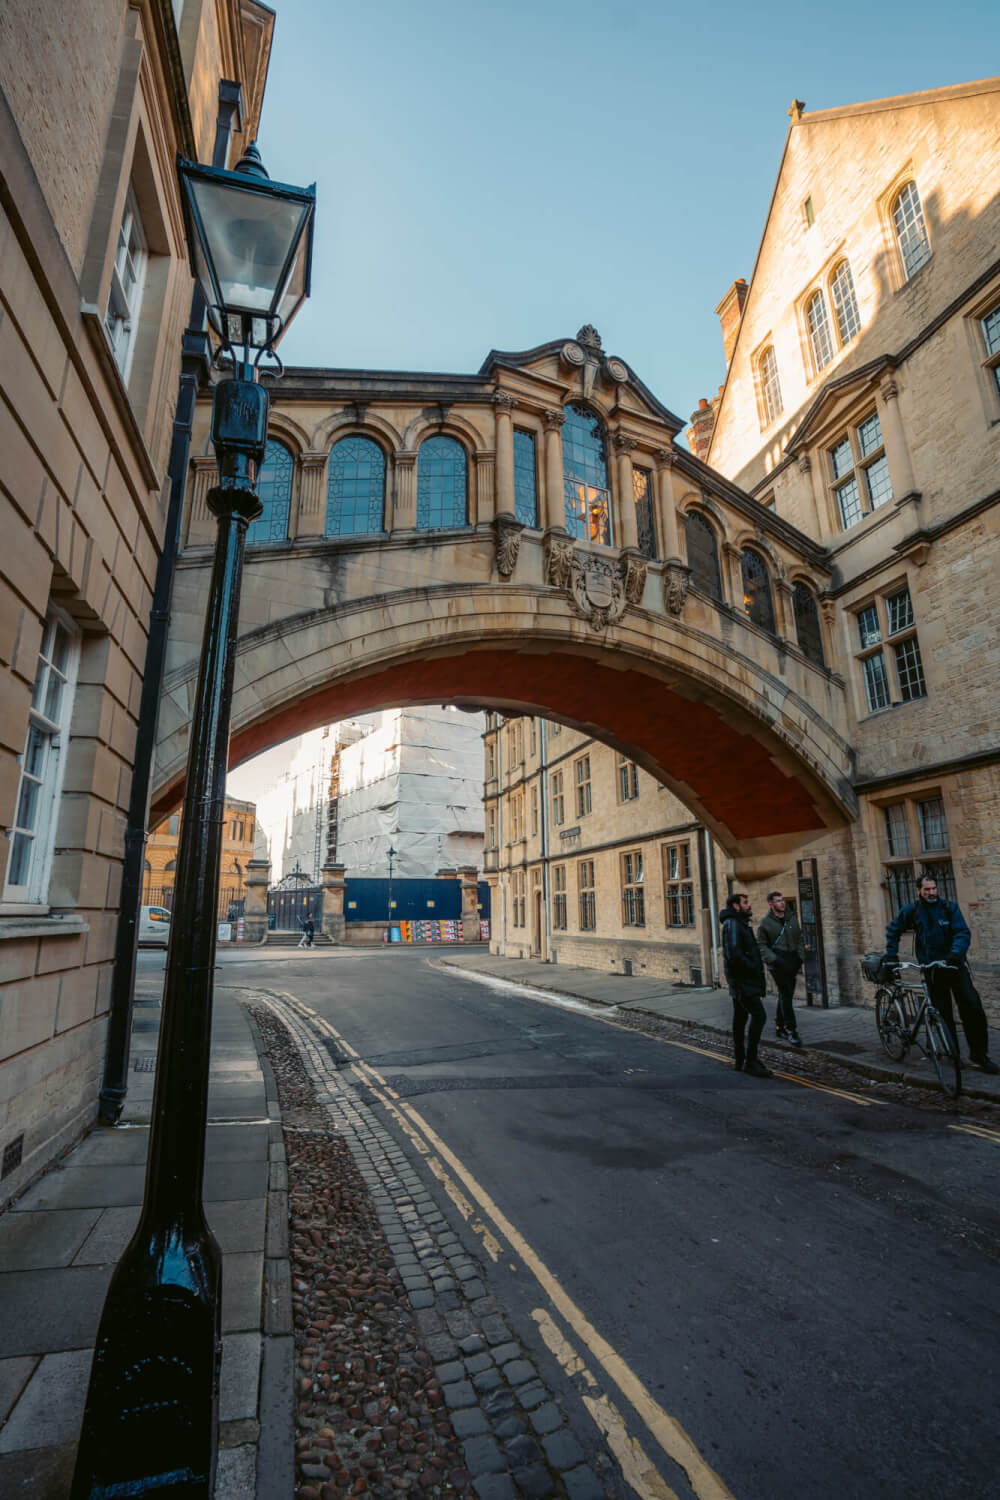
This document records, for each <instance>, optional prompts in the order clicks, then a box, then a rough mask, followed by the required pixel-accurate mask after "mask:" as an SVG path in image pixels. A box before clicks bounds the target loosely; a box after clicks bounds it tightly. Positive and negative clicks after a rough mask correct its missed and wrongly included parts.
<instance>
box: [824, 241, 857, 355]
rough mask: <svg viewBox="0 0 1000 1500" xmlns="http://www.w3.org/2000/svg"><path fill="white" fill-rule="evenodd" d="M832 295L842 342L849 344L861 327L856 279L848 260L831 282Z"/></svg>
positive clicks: (837, 270) (842, 264)
mask: <svg viewBox="0 0 1000 1500" xmlns="http://www.w3.org/2000/svg"><path fill="white" fill-rule="evenodd" d="M830 295H831V297H832V298H833V310H834V313H835V314H836V318H837V331H838V333H839V334H840V342H841V343H842V344H849V343H850V342H851V339H852V338H853V337H854V335H855V334H856V333H857V332H858V330H859V329H860V327H861V319H860V317H859V316H858V300H857V298H856V297H855V295H854V277H853V276H852V275H851V268H850V266H849V265H848V264H847V261H846V260H842V261H841V262H840V265H839V266H838V267H837V269H836V270H835V271H834V273H833V276H832V278H831V280H830Z"/></svg>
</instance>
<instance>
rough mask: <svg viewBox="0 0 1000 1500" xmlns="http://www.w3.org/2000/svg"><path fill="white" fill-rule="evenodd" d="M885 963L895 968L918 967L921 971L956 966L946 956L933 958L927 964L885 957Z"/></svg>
mask: <svg viewBox="0 0 1000 1500" xmlns="http://www.w3.org/2000/svg"><path fill="white" fill-rule="evenodd" d="M960 962H961V960H960ZM886 963H889V964H895V966H896V968H897V969H919V970H920V972H921V973H923V972H924V971H925V970H927V969H954V968H956V967H957V966H956V965H955V964H953V963H950V962H949V961H948V959H946V958H933V959H931V961H930V963H929V964H911V963H905V962H904V961H903V960H902V959H898V958H887V959H886Z"/></svg>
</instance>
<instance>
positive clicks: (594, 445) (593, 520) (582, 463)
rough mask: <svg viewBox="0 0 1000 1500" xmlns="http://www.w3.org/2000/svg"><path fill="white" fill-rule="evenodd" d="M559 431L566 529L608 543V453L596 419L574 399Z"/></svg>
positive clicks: (577, 534)
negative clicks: (560, 432)
mask: <svg viewBox="0 0 1000 1500" xmlns="http://www.w3.org/2000/svg"><path fill="white" fill-rule="evenodd" d="M565 413H566V421H565V423H564V424H563V430H562V454H563V486H564V493H565V505H566V530H567V531H568V532H569V534H570V536H575V537H579V538H581V539H582V540H584V541H590V542H604V543H605V544H606V545H608V546H610V545H611V505H610V494H609V491H608V455H607V445H606V443H605V440H604V428H603V426H602V425H601V422H600V420H599V418H597V417H595V415H594V413H593V412H592V411H588V409H587V408H586V407H585V406H579V405H577V404H576V403H575V402H574V403H572V404H571V405H569V406H567V407H566V408H565Z"/></svg>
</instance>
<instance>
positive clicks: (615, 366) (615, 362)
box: [604, 356, 628, 385]
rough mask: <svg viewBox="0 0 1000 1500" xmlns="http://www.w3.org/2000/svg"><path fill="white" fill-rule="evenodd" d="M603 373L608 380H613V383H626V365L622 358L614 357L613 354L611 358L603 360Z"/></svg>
mask: <svg viewBox="0 0 1000 1500" xmlns="http://www.w3.org/2000/svg"><path fill="white" fill-rule="evenodd" d="M604 373H605V375H607V377H608V379H609V380H612V381H614V383H615V385H627V384H628V365H627V364H626V363H625V361H624V360H623V359H615V358H614V356H612V357H611V359H606V360H605V361H604Z"/></svg>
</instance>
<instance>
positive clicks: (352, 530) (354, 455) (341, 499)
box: [324, 437, 385, 536]
mask: <svg viewBox="0 0 1000 1500" xmlns="http://www.w3.org/2000/svg"><path fill="white" fill-rule="evenodd" d="M384 522H385V454H384V453H383V452H382V449H381V448H380V447H379V445H378V443H373V442H372V440H371V438H364V437H348V438H342V439H341V440H340V442H339V443H335V444H334V446H333V448H332V449H331V451H330V472H329V476H328V478H327V481H326V525H325V527H324V533H325V535H326V536H359V535H361V534H362V533H363V532H366V531H381V530H382V528H383V525H384Z"/></svg>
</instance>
